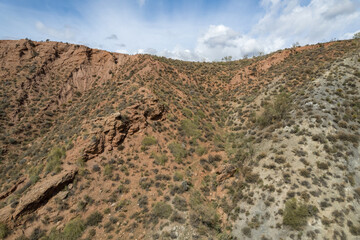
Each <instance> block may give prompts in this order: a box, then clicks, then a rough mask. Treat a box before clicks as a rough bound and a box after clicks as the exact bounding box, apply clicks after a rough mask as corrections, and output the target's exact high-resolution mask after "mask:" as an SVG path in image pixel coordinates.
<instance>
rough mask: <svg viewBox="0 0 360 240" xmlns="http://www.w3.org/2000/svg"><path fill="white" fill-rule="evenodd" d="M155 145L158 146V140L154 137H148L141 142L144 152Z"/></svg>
mask: <svg viewBox="0 0 360 240" xmlns="http://www.w3.org/2000/svg"><path fill="white" fill-rule="evenodd" d="M155 144H157V140H156V138H155V137H153V136H146V137H144V139H143V140H142V142H141V145H142V148H143V150H146V148H147V147H149V146H151V145H155Z"/></svg>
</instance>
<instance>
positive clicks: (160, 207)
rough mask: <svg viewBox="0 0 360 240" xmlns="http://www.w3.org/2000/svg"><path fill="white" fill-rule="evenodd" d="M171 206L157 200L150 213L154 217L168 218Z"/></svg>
mask: <svg viewBox="0 0 360 240" xmlns="http://www.w3.org/2000/svg"><path fill="white" fill-rule="evenodd" d="M172 211H173V210H172V207H171V206H170V205H169V204H167V203H164V202H157V203H155V205H154V206H153V209H152V213H153V215H154V216H155V217H158V218H164V219H168V218H169V217H170V215H171V213H172Z"/></svg>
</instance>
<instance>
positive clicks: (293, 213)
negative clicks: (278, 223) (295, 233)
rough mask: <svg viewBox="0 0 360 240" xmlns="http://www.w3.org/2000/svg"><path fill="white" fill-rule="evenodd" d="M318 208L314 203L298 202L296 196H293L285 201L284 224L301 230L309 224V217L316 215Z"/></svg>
mask: <svg viewBox="0 0 360 240" xmlns="http://www.w3.org/2000/svg"><path fill="white" fill-rule="evenodd" d="M316 212H317V208H316V207H314V206H312V205H306V204H303V203H298V202H297V200H296V198H291V199H289V200H287V201H286V203H285V210H284V214H283V224H284V225H287V226H290V227H291V228H293V229H295V230H300V229H301V228H302V227H303V226H305V225H306V224H307V218H308V217H310V216H312V215H315V214H316Z"/></svg>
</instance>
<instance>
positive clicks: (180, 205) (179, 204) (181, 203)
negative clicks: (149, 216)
mask: <svg viewBox="0 0 360 240" xmlns="http://www.w3.org/2000/svg"><path fill="white" fill-rule="evenodd" d="M172 204H173V205H174V207H175V208H176V209H177V210H179V211H187V210H188V208H187V206H188V204H187V202H186V199H185V198H182V197H179V196H178V195H176V196H175V197H174V199H173V201H172Z"/></svg>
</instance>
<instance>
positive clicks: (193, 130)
mask: <svg viewBox="0 0 360 240" xmlns="http://www.w3.org/2000/svg"><path fill="white" fill-rule="evenodd" d="M179 130H180V131H181V132H184V133H185V135H186V136H188V137H200V135H201V132H200V131H199V129H198V125H197V124H196V123H195V122H193V121H191V120H190V119H185V120H182V121H181V126H180V129H179Z"/></svg>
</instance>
